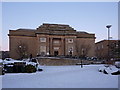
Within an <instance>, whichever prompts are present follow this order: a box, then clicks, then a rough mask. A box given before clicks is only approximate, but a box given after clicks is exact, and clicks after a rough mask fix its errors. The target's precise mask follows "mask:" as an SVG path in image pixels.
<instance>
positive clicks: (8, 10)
mask: <svg viewBox="0 0 120 90" xmlns="http://www.w3.org/2000/svg"><path fill="white" fill-rule="evenodd" d="M42 23H58V24H69V25H70V26H72V27H73V28H74V29H76V30H78V31H86V32H89V33H95V35H96V42H97V41H100V40H103V39H107V29H106V27H105V26H106V25H107V24H112V27H111V37H113V39H117V38H118V3H117V2H36V3H34V2H16V3H15V2H3V3H2V39H3V40H2V41H3V42H2V50H9V38H8V36H7V34H8V33H9V30H12V29H18V28H30V29H35V28H37V27H38V26H40V25H41V24H42Z"/></svg>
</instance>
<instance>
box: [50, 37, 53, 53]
mask: <svg viewBox="0 0 120 90" xmlns="http://www.w3.org/2000/svg"><path fill="white" fill-rule="evenodd" d="M52 41H53V38H51V37H50V42H49V43H50V55H53V48H52V44H53V43H52Z"/></svg>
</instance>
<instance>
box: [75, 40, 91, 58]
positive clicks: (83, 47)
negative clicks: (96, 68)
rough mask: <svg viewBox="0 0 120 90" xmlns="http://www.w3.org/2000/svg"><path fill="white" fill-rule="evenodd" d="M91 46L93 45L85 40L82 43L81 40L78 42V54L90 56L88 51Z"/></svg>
mask: <svg viewBox="0 0 120 90" xmlns="http://www.w3.org/2000/svg"><path fill="white" fill-rule="evenodd" d="M90 48H91V46H90V45H89V44H85V42H83V43H82V44H81V43H79V42H76V52H77V56H79V57H85V56H88V52H89V50H90Z"/></svg>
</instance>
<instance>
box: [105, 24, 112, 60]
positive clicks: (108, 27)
mask: <svg viewBox="0 0 120 90" xmlns="http://www.w3.org/2000/svg"><path fill="white" fill-rule="evenodd" d="M111 26H112V25H107V26H106V28H107V29H108V45H107V46H108V59H107V61H109V59H110V51H109V40H110V27H111Z"/></svg>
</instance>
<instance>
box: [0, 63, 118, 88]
mask: <svg viewBox="0 0 120 90" xmlns="http://www.w3.org/2000/svg"><path fill="white" fill-rule="evenodd" d="M101 66H102V65H86V66H84V67H83V68H80V66H41V68H42V69H43V71H42V72H36V73H19V74H16V73H13V74H11V73H10V74H5V75H3V76H0V77H2V87H3V88H118V75H110V74H103V73H102V72H98V69H99V68H100V67H101Z"/></svg>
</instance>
